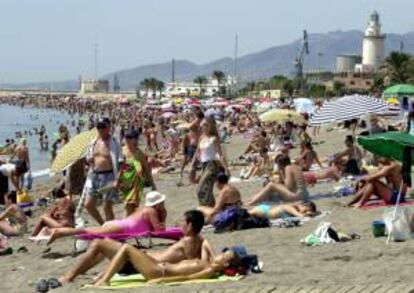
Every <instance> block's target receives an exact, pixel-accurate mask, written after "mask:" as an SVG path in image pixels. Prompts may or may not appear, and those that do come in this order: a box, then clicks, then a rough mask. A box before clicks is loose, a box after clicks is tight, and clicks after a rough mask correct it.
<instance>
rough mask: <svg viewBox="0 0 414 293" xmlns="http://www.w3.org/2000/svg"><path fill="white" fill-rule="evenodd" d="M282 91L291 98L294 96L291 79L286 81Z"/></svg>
mask: <svg viewBox="0 0 414 293" xmlns="http://www.w3.org/2000/svg"><path fill="white" fill-rule="evenodd" d="M282 89H283V91H284V92H285V93H286V94H287V95H288V96H289V97H291V96H293V92H294V91H295V86H294V84H293V81H292V80H290V79H288V80H286V81H285V82H284V83H283V85H282Z"/></svg>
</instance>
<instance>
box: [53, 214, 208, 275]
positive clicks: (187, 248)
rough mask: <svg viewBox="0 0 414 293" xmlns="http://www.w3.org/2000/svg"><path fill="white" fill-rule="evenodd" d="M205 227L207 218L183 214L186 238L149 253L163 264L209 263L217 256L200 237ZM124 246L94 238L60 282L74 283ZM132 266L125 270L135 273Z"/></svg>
mask: <svg viewBox="0 0 414 293" xmlns="http://www.w3.org/2000/svg"><path fill="white" fill-rule="evenodd" d="M203 226H204V215H203V214H202V213H201V212H200V211H197V210H190V211H187V212H185V213H184V217H183V223H182V229H183V232H184V237H183V238H181V239H180V240H179V241H177V242H176V243H174V244H173V245H171V246H169V247H168V248H167V249H165V250H158V251H149V252H147V254H148V255H149V256H150V257H152V258H154V259H155V260H157V261H158V262H160V263H163V262H168V263H178V262H180V261H183V260H191V259H199V260H203V261H209V260H210V259H212V258H213V257H214V256H215V252H214V249H213V247H212V246H211V244H210V242H209V241H208V240H207V239H205V238H204V237H203V236H201V235H200V232H201V229H202V228H203ZM121 247H122V243H120V242H118V241H115V240H111V239H95V240H93V241H92V243H91V244H90V245H89V248H88V250H87V251H86V253H85V256H84V257H83V258H82V260H81V261H80V262H79V263H78V264H77V265H76V267H75V269H73V270H71V271H69V272H68V273H65V274H64V275H63V276H62V277H61V278H59V281H60V282H61V283H69V282H73V281H74V280H75V278H76V277H77V276H79V275H80V274H84V273H86V272H87V271H88V270H90V269H91V268H92V267H94V266H96V265H97V264H98V263H100V262H101V261H103V260H104V259H105V258H107V259H109V260H112V259H113V258H114V256H115V255H116V253H117V252H118V250H119V249H120V248H121ZM131 267H132V265H131V263H127V264H126V265H125V266H124V267H123V268H122V271H124V270H129V271H135V269H134V268H133V267H132V268H131Z"/></svg>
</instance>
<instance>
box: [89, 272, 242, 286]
mask: <svg viewBox="0 0 414 293" xmlns="http://www.w3.org/2000/svg"><path fill="white" fill-rule="evenodd" d="M243 278H244V276H233V277H230V276H226V275H221V276H219V277H216V278H211V279H198V280H188V281H182V282H171V283H163V284H157V285H154V284H149V283H148V282H147V281H146V280H145V278H144V277H143V276H142V275H141V274H135V275H129V276H121V275H118V274H117V275H115V276H114V277H113V278H112V279H111V284H110V285H109V286H101V287H99V288H100V289H106V290H115V289H129V288H137V287H149V286H177V285H184V284H204V283H215V282H226V281H239V280H241V279H243ZM90 287H91V285H86V286H85V287H84V288H83V289H87V288H90Z"/></svg>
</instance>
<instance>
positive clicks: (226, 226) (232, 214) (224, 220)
mask: <svg viewBox="0 0 414 293" xmlns="http://www.w3.org/2000/svg"><path fill="white" fill-rule="evenodd" d="M238 218H239V208H237V207H234V208H228V209H226V210H224V211H222V212H220V213H218V214H217V215H216V216H215V217H214V221H213V226H214V232H215V233H221V232H225V231H232V230H234V229H235V228H236V224H237V220H238Z"/></svg>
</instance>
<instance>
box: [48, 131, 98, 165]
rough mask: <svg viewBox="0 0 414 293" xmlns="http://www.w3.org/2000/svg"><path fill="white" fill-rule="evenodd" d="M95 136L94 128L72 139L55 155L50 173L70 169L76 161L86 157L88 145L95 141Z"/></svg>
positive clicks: (96, 132) (96, 133)
mask: <svg viewBox="0 0 414 293" xmlns="http://www.w3.org/2000/svg"><path fill="white" fill-rule="evenodd" d="M97 136H98V131H97V130H96V128H94V129H92V130H89V131H85V132H82V133H80V134H78V135H76V136H74V137H72V138H71V139H70V140H69V142H68V143H67V144H65V145H64V146H63V148H62V149H61V150H60V151H59V152H58V153H57V156H56V158H55V159H54V160H53V162H52V166H51V167H50V171H51V172H52V173H58V172H61V171H63V170H65V169H67V168H68V167H70V166H71V165H72V164H74V163H75V162H76V161H77V160H79V159H81V158H83V157H84V156H85V155H86V152H87V150H88V146H89V144H90V143H91V142H92V141H93V140H94V139H96V137H97Z"/></svg>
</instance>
